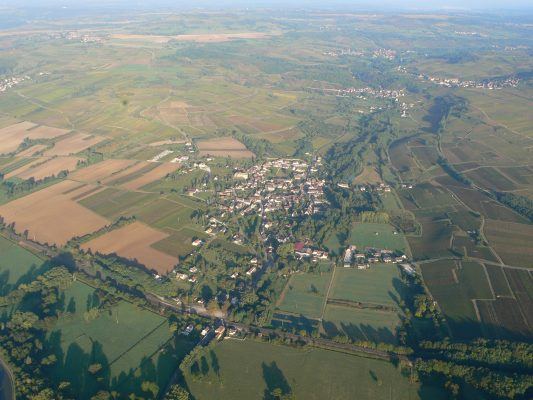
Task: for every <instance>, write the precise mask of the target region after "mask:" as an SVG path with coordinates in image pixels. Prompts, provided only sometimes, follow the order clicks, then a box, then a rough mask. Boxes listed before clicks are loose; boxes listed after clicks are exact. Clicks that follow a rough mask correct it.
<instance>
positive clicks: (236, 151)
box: [197, 137, 254, 158]
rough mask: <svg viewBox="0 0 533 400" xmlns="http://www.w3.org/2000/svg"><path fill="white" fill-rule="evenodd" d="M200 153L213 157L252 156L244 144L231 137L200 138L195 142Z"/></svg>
mask: <svg viewBox="0 0 533 400" xmlns="http://www.w3.org/2000/svg"><path fill="white" fill-rule="evenodd" d="M197 146H198V149H199V150H200V155H202V156H207V155H210V156H214V157H232V158H251V157H253V156H254V153H252V152H251V151H250V150H248V149H247V148H246V146H245V145H244V144H242V143H241V142H239V141H238V140H237V139H234V138H232V137H222V138H214V139H209V140H200V141H199V142H198V143H197Z"/></svg>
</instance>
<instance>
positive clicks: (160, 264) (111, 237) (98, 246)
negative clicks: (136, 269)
mask: <svg viewBox="0 0 533 400" xmlns="http://www.w3.org/2000/svg"><path fill="white" fill-rule="evenodd" d="M168 236H169V235H168V234H166V233H164V232H161V231H158V230H156V229H153V228H151V227H149V226H148V225H144V224H142V223H140V222H134V223H132V224H129V225H126V226H124V227H122V228H120V229H116V230H114V231H111V232H109V233H106V234H105V235H102V236H100V237H97V238H96V239H93V240H91V241H90V242H88V243H85V244H84V245H82V249H84V250H89V249H90V250H91V251H92V252H98V253H101V254H117V255H118V256H120V257H123V258H127V259H129V260H132V261H136V262H138V263H139V264H142V265H144V266H146V267H147V268H150V269H154V270H155V271H157V272H158V273H160V274H166V273H168V272H170V271H172V269H173V268H174V266H175V265H176V264H177V263H178V259H177V258H176V257H172V256H170V255H168V254H166V253H163V252H162V251H159V250H156V249H154V248H152V247H151V245H152V244H154V243H156V242H159V241H161V240H163V239H165V238H167V237H168Z"/></svg>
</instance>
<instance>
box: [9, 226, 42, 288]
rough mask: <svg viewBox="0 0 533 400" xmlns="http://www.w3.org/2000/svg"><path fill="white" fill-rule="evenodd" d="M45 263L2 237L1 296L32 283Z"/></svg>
mask: <svg viewBox="0 0 533 400" xmlns="http://www.w3.org/2000/svg"><path fill="white" fill-rule="evenodd" d="M43 263H44V261H43V260H41V259H40V258H39V257H37V256H36V255H34V254H33V253H31V252H29V251H28V250H26V249H24V248H22V247H20V246H19V245H17V244H16V243H13V242H11V241H10V240H8V239H6V238H4V237H3V236H0V294H2V295H3V294H6V293H7V292H9V291H10V290H11V289H13V288H14V287H15V286H17V284H19V283H24V282H26V280H27V281H31V280H32V279H33V278H34V276H33V275H35V273H36V272H38V270H39V268H40V267H41V266H42V265H43Z"/></svg>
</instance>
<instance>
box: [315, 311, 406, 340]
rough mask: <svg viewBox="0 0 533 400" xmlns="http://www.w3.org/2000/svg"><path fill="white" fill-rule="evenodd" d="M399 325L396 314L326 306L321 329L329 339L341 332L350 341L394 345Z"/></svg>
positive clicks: (398, 318)
mask: <svg viewBox="0 0 533 400" xmlns="http://www.w3.org/2000/svg"><path fill="white" fill-rule="evenodd" d="M399 323H400V314H399V313H398V312H394V311H382V310H374V309H364V308H355V307H344V306H337V305H332V304H328V306H327V307H326V312H325V313H324V318H323V320H322V329H323V330H324V332H325V333H326V334H327V335H328V336H330V337H335V336H337V335H338V334H339V332H343V333H344V334H345V335H346V336H348V337H349V338H350V339H352V340H369V341H374V342H380V343H396V335H395V334H396V327H397V326H398V325H399Z"/></svg>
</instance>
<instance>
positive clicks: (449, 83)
mask: <svg viewBox="0 0 533 400" xmlns="http://www.w3.org/2000/svg"><path fill="white" fill-rule="evenodd" d="M418 79H419V80H422V81H427V82H431V83H434V84H435V85H439V86H445V87H449V88H452V87H460V88H475V89H489V90H494V89H502V88H505V87H517V85H518V83H519V82H520V80H519V79H518V78H512V77H511V78H507V79H502V80H482V81H474V80H466V81H463V80H460V79H458V78H440V77H435V76H427V75H422V74H421V75H418Z"/></svg>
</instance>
